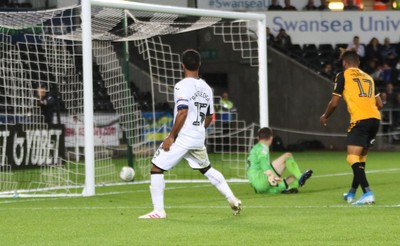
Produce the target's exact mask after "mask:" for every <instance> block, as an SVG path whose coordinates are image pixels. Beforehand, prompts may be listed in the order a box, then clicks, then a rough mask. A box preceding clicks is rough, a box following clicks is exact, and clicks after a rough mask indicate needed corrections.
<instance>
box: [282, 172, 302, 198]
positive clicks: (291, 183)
mask: <svg viewBox="0 0 400 246" xmlns="http://www.w3.org/2000/svg"><path fill="white" fill-rule="evenodd" d="M285 182H286V186H287V187H288V188H287V189H285V190H284V191H282V194H297V193H298V192H299V190H298V188H299V183H298V180H297V179H296V177H295V176H289V177H287V178H285Z"/></svg>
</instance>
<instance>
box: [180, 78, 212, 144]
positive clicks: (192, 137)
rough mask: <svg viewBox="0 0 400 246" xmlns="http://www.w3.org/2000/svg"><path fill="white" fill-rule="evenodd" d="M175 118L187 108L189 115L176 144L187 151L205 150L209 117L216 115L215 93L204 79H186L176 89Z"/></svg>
mask: <svg viewBox="0 0 400 246" xmlns="http://www.w3.org/2000/svg"><path fill="white" fill-rule="evenodd" d="M174 101H175V109H174V118H176V115H177V113H178V110H179V109H182V108H187V109H188V115H187V117H186V121H185V123H184V125H183V127H182V129H181V130H180V132H179V134H178V137H177V138H176V140H175V143H176V144H178V145H180V146H181V147H184V148H187V149H201V148H204V141H205V128H204V122H205V119H206V116H207V115H211V114H213V113H214V101H213V92H212V90H211V88H210V86H209V85H208V84H207V83H206V82H205V81H204V80H202V79H195V78H184V79H182V80H181V81H179V82H178V83H177V84H176V85H175V89H174Z"/></svg>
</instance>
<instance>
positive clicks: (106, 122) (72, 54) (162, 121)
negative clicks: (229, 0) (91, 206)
mask: <svg viewBox="0 0 400 246" xmlns="http://www.w3.org/2000/svg"><path fill="white" fill-rule="evenodd" d="M253 24H254V23H253ZM251 25H252V23H251V22H247V21H228V20H224V19H222V18H209V17H189V16H182V15H174V14H161V13H152V12H143V11H140V12H139V11H134V10H121V9H112V8H99V7H93V9H92V39H93V41H92V44H93V58H94V59H93V71H94V73H93V74H94V76H93V88H94V93H93V94H94V98H93V100H94V109H93V110H94V113H95V117H94V121H95V122H94V127H95V131H94V134H95V136H94V140H95V179H96V184H97V185H108V184H114V183H118V182H121V180H119V175H118V172H119V170H120V168H121V167H122V166H126V165H127V163H128V162H127V160H128V159H129V158H128V157H129V154H130V153H132V155H133V159H134V166H135V169H136V178H135V182H139V181H146V180H148V179H149V174H150V173H149V168H150V164H151V157H152V155H153V153H154V151H155V149H156V148H157V147H158V145H159V144H160V143H161V141H162V139H163V138H164V137H165V136H166V135H167V134H168V132H169V131H170V129H171V126H172V110H171V108H172V104H173V87H174V85H175V84H176V83H177V82H178V81H179V80H180V79H182V75H183V73H182V68H181V61H180V55H179V53H178V52H177V51H176V50H179V49H177V47H174V46H171V45H170V44H167V43H165V42H164V41H163V37H164V35H176V36H174V37H176V38H177V39H179V38H185V36H182V35H178V34H182V33H189V32H193V31H196V30H200V29H202V30H203V29H210V30H211V31H212V32H213V33H214V35H218V36H221V37H222V40H223V42H225V43H226V44H225V45H226V46H227V47H231V49H233V50H234V51H238V53H239V54H240V59H239V60H238V61H236V62H238V63H243V62H244V63H247V64H248V65H250V66H257V59H258V55H257V54H258V53H257V52H258V48H257V42H256V40H257V37H256V34H255V33H254V32H252V31H251V29H252V28H251ZM81 35H82V29H81V19H80V6H73V7H69V8H63V9H56V10H48V11H32V12H2V13H0V39H1V42H0V58H1V59H0V67H1V68H0V92H1V93H0V115H1V121H2V123H3V124H2V125H1V129H0V133H1V135H0V137H1V138H0V150H1V151H0V154H1V156H0V157H1V158H0V160H1V165H0V195H16V194H17V195H23V194H25V193H26V192H28V193H29V194H32V193H33V194H52V195H60V194H79V193H81V191H82V188H83V185H84V180H85V163H84V160H85V158H84V155H83V153H84V148H85V146H84V137H85V136H84V135H83V133H84V124H83V123H84V122H83V102H84V92H83V78H82V71H83V69H85V68H84V67H83V65H82V43H81ZM124 42H126V43H125V44H126V45H127V46H128V47H130V48H128V50H130V51H132V50H134V51H136V53H135V55H137V56H139V57H141V60H142V63H140V64H135V63H131V64H128V65H126V64H125V60H124V59H123V56H124V55H123V54H124V53H125V51H126V49H125V48H122V45H121V44H122V43H124ZM230 62H232V61H230ZM124 66H128V68H126V67H125V68H124ZM127 70H131V73H134V76H133V77H135V78H140V80H134V81H130V80H129V75H128V74H127V72H126V71H127ZM127 81H129V82H127ZM39 86H44V87H45V88H46V90H47V96H51V97H53V98H55V99H56V100H55V101H56V102H55V104H54V105H51V109H52V110H53V111H51V114H52V115H51V116H52V123H51V124H49V122H47V121H46V117H45V112H44V110H45V109H44V105H43V104H42V103H38V101H40V100H39V96H38V87H39ZM47 99H48V98H47ZM218 100H219V98H216V101H218ZM48 102H49V101H48ZM160 105H161V106H160ZM45 106H49V105H45ZM254 130H255V125H248V124H246V122H245V121H243V120H240V115H238V114H237V113H235V112H224V113H219V115H218V116H217V117H216V119H215V120H214V122H213V124H212V126H211V127H210V128H209V129H208V131H207V134H208V139H207V148H208V150H209V152H210V159H211V161H212V162H213V165H214V166H217V168H219V169H220V170H221V171H222V172H223V173H224V174H225V175H226V176H227V177H228V178H231V179H243V178H245V175H246V173H245V169H246V163H245V161H246V153H247V152H248V150H249V148H250V147H251V146H252V144H253V141H254ZM128 146H130V147H131V148H130V149H129V151H130V153H128V152H127V147H128ZM18 161H19V162H18ZM166 178H167V179H169V180H178V179H179V180H186V181H193V180H197V179H200V178H201V179H202V177H201V175H200V174H199V173H197V172H192V171H191V170H190V168H188V167H187V166H186V165H178V166H177V167H176V168H175V169H174V170H172V171H171V172H168V174H167V175H166Z"/></svg>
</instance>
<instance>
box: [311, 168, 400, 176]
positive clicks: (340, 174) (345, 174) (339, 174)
mask: <svg viewBox="0 0 400 246" xmlns="http://www.w3.org/2000/svg"><path fill="white" fill-rule="evenodd" d="M398 171H400V168H389V169H378V170H368V171H366V173H389V172H398ZM347 175H353V173H351V172H346V173H330V174H321V175H313V176H312V178H327V177H338V176H347Z"/></svg>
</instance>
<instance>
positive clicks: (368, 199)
mask: <svg viewBox="0 0 400 246" xmlns="http://www.w3.org/2000/svg"><path fill="white" fill-rule="evenodd" d="M347 152H348V156H347V162H348V163H349V164H350V165H351V168H352V170H353V174H354V179H355V181H354V180H353V184H352V188H351V189H350V191H349V192H348V193H347V194H346V195H347V199H346V196H344V198H345V199H346V200H347V202H353V201H354V197H355V189H354V186H355V185H357V183H358V184H359V185H360V186H361V188H362V190H363V192H364V194H363V195H362V196H361V198H360V199H359V200H358V201H356V202H353V203H352V204H354V205H362V204H371V203H373V202H375V196H374V195H373V193H372V191H371V190H370V188H369V184H368V180H367V177H366V174H365V162H364V163H363V162H362V161H365V160H366V158H364V157H363V156H366V155H365V154H366V153H367V152H368V150H366V148H364V147H362V146H353V145H349V146H348V148H347ZM363 154H364V155H363ZM357 186H358V185H357ZM353 192H354V193H353Z"/></svg>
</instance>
